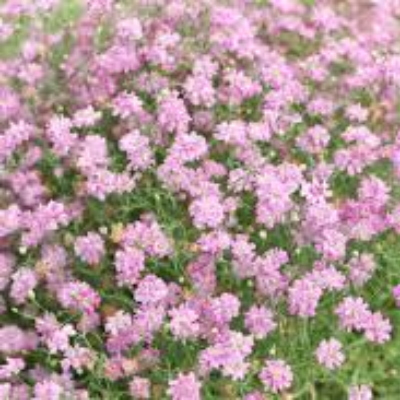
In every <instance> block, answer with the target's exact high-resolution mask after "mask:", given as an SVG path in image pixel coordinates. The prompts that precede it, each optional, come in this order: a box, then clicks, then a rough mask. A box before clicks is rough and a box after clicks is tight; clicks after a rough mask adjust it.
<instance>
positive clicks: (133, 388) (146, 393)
mask: <svg viewBox="0 0 400 400" xmlns="http://www.w3.org/2000/svg"><path fill="white" fill-rule="evenodd" d="M129 393H130V395H131V396H132V397H133V398H135V399H150V381H149V380H148V379H146V378H140V377H139V376H137V377H134V378H133V379H132V380H131V382H130V383H129Z"/></svg>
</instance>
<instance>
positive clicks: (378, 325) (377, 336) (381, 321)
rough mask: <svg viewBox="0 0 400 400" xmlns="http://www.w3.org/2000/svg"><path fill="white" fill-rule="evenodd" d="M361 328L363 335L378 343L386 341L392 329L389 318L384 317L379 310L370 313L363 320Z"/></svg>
mask: <svg viewBox="0 0 400 400" xmlns="http://www.w3.org/2000/svg"><path fill="white" fill-rule="evenodd" d="M363 328H364V330H365V337H366V338H367V339H368V340H369V341H371V342H374V343H378V344H382V343H385V342H387V341H388V340H389V339H390V337H391V333H392V330H393V328H392V325H391V323H390V321H389V319H387V318H385V317H384V316H383V315H382V314H381V313H380V312H375V313H372V314H370V315H369V317H368V318H366V320H365V321H364V324H363Z"/></svg>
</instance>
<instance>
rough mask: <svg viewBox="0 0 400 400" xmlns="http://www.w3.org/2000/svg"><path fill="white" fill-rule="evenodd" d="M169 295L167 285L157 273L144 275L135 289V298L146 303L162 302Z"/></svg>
mask: <svg viewBox="0 0 400 400" xmlns="http://www.w3.org/2000/svg"><path fill="white" fill-rule="evenodd" d="M167 295H168V287H167V285H166V284H165V282H164V281H163V280H162V279H161V278H158V277H157V276H155V275H147V276H146V277H144V278H143V279H142V280H141V281H140V282H139V284H138V286H137V288H136V290H135V300H136V301H137V302H139V303H142V304H145V305H154V304H157V303H160V302H162V301H163V300H165V299H166V297H167Z"/></svg>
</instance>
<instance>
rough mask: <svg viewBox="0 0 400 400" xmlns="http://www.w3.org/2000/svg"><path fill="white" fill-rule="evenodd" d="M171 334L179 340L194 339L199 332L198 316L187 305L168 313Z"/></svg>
mask: <svg viewBox="0 0 400 400" xmlns="http://www.w3.org/2000/svg"><path fill="white" fill-rule="evenodd" d="M169 315H170V317H171V322H170V328H171V332H172V334H173V335H174V336H175V337H177V338H179V339H193V338H196V337H197V336H198V334H199V332H200V324H199V315H198V314H197V313H196V312H195V311H194V310H192V309H191V308H190V307H188V306H187V305H181V306H179V307H178V308H174V309H172V310H171V311H170V312H169Z"/></svg>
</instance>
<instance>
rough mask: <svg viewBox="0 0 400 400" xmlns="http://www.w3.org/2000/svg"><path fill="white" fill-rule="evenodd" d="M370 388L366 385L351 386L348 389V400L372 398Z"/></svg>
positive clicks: (367, 399) (370, 399)
mask: <svg viewBox="0 0 400 400" xmlns="http://www.w3.org/2000/svg"><path fill="white" fill-rule="evenodd" d="M372 399H373V395H372V390H371V388H370V387H369V386H367V385H359V386H352V387H350V389H349V400H372Z"/></svg>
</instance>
